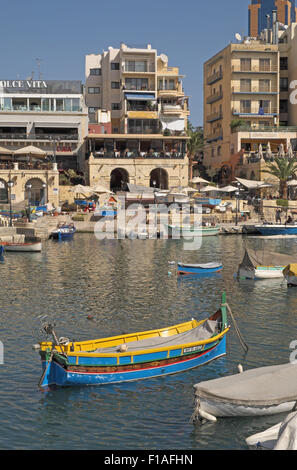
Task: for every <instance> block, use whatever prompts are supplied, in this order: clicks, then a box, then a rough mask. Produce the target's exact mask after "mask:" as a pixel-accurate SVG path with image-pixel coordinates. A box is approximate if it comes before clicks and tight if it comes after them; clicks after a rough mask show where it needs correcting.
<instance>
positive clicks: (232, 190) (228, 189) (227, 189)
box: [220, 186, 238, 193]
mask: <svg viewBox="0 0 297 470" xmlns="http://www.w3.org/2000/svg"><path fill="white" fill-rule="evenodd" d="M220 189H221V191H224V192H225V193H235V191H238V188H235V186H225V187H224V188H220Z"/></svg>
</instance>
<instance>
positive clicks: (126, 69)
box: [122, 63, 156, 74]
mask: <svg viewBox="0 0 297 470" xmlns="http://www.w3.org/2000/svg"><path fill="white" fill-rule="evenodd" d="M155 71H156V69H155V64H148V63H147V64H146V66H145V67H137V64H134V65H132V64H130V65H129V64H126V63H125V64H124V65H123V66H122V73H133V74H134V73H138V74H142V73H155Z"/></svg>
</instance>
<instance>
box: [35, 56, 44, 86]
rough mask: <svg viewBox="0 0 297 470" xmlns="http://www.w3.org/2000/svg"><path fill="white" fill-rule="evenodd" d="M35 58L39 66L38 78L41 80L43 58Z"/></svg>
mask: <svg viewBox="0 0 297 470" xmlns="http://www.w3.org/2000/svg"><path fill="white" fill-rule="evenodd" d="M35 60H36V63H37V68H38V79H39V80H41V73H40V64H41V61H42V59H39V58H38V57H37V59H35Z"/></svg>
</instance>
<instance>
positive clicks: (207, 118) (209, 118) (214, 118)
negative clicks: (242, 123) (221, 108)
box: [206, 112, 223, 122]
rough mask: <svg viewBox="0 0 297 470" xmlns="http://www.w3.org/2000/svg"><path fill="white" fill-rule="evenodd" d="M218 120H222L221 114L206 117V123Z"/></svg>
mask: <svg viewBox="0 0 297 470" xmlns="http://www.w3.org/2000/svg"><path fill="white" fill-rule="evenodd" d="M219 119H223V113H222V112H217V113H212V114H209V115H208V116H207V117H206V122H214V121H218V120H219Z"/></svg>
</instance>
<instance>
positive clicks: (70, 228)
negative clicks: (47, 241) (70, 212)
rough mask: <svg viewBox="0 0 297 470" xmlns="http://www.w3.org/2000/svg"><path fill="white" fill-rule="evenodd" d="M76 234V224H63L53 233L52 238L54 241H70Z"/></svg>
mask: <svg viewBox="0 0 297 470" xmlns="http://www.w3.org/2000/svg"><path fill="white" fill-rule="evenodd" d="M75 232H76V227H75V226H74V224H64V223H61V224H59V225H58V227H57V228H56V229H55V230H53V231H52V233H51V238H53V239H54V240H69V239H71V238H72V237H73V235H74V234H75Z"/></svg>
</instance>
